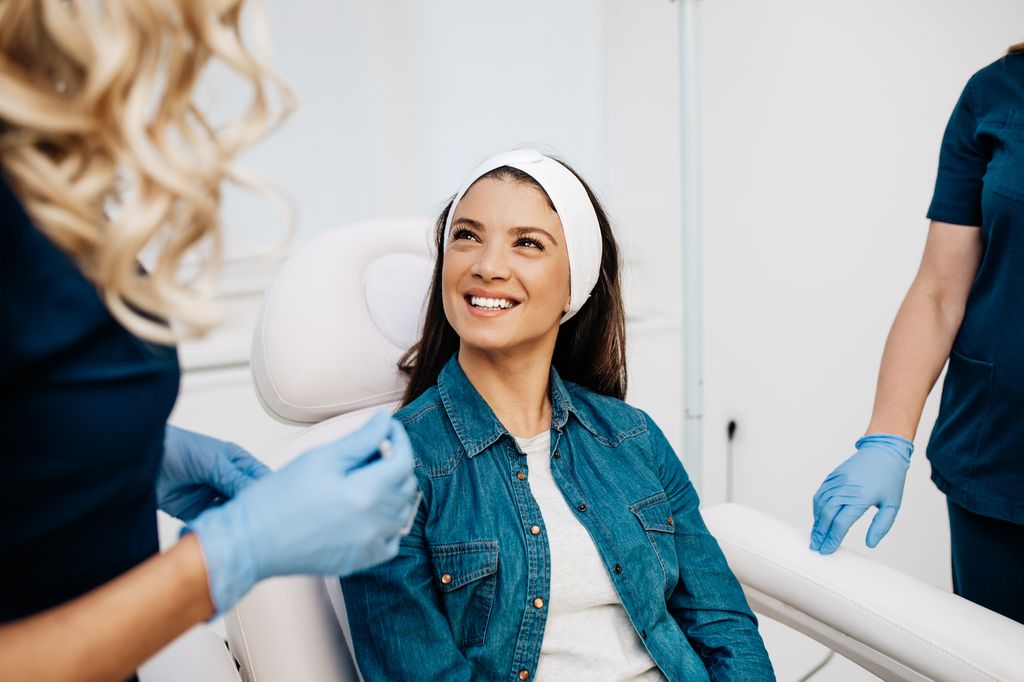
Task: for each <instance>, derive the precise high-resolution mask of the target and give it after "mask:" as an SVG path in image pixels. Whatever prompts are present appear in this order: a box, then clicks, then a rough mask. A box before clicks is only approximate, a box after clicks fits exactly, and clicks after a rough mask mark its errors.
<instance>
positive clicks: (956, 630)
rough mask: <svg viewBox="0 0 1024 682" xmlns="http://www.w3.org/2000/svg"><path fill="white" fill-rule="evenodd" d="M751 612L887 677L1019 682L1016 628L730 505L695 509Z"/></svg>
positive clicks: (1022, 653)
mask: <svg viewBox="0 0 1024 682" xmlns="http://www.w3.org/2000/svg"><path fill="white" fill-rule="evenodd" d="M702 514H703V516H704V519H705V522H706V523H707V525H708V528H709V530H710V531H711V534H712V535H714V536H715V538H716V539H717V540H718V543H719V545H721V547H722V551H723V552H724V553H725V556H726V559H727V560H728V562H729V566H730V567H731V568H732V570H733V571H734V572H735V574H736V577H737V578H738V579H739V581H740V583H741V584H742V585H743V589H744V592H746V594H747V598H748V600H749V601H750V605H751V607H752V608H753V609H754V610H755V611H757V612H759V613H763V614H764V615H766V616H769V617H770V618H773V619H775V620H778V621H780V622H782V623H784V624H785V625H788V626H790V627H792V628H793V629H795V630H798V631H800V632H803V633H804V634H806V635H808V636H809V637H812V638H814V639H816V640H818V641H819V642H821V643H822V644H824V645H826V646H828V647H829V648H831V649H833V650H834V651H836V652H838V653H840V654H842V655H843V656H845V657H846V658H848V659H850V660H852V661H854V662H855V663H857V664H859V665H861V666H862V667H864V668H865V669H867V670H869V671H871V672H872V673H874V674H876V675H878V676H879V677H881V678H882V679H885V680H915V681H916V680H936V681H948V682H971V681H974V680H978V681H985V682H991V681H993V680H998V681H1006V682H1011V681H1013V680H1021V679H1024V677H1022V675H1024V625H1021V624H1019V623H1017V622H1015V621H1012V620H1010V619H1009V618H1004V617H1003V616H1001V615H999V614H997V613H994V612H992V611H989V610H988V609H985V608H982V607H980V606H978V605H976V604H973V603H971V602H969V601H967V600H965V599H962V598H960V597H958V596H956V595H954V594H952V593H950V592H946V591H944V590H941V589H939V588H937V587H934V586H932V585H929V584H927V583H925V582H922V581H920V580H917V579H915V578H912V577H910V576H908V575H906V574H904V573H901V572H899V571H897V570H895V569H892V568H890V567H888V566H885V565H883V564H880V563H877V562H875V561H872V560H871V559H868V558H865V557H863V556H861V555H859V554H856V553H854V552H852V551H849V550H845V549H840V550H839V551H837V552H836V553H835V554H833V555H831V556H821V555H820V554H818V553H817V552H812V551H811V550H810V549H808V547H807V545H808V543H809V541H810V537H809V531H808V530H807V529H797V528H794V527H793V526H790V525H788V524H786V523H783V522H781V521H779V520H777V519H774V518H772V517H770V516H768V515H766V514H763V513H761V512H758V511H756V510H754V509H750V508H749V507H744V506H742V505H738V504H720V505H715V506H713V507H709V508H707V509H703V510H702Z"/></svg>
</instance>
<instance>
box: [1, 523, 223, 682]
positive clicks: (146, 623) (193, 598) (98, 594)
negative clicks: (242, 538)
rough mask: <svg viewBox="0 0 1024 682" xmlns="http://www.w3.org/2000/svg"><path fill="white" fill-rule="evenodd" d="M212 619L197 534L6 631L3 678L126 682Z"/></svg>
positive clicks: (3, 633) (43, 681) (10, 625)
mask: <svg viewBox="0 0 1024 682" xmlns="http://www.w3.org/2000/svg"><path fill="white" fill-rule="evenodd" d="M213 613H214V607H213V602H212V601H211V600H210V590H209V587H208V585H207V582H206V567H205V565H204V562H203V556H202V551H201V549H200V547H199V541H198V540H197V539H196V537H195V536H194V535H191V534H190V535H187V536H185V537H184V538H182V539H181V541H180V542H179V543H177V544H176V545H175V546H174V547H172V548H171V549H170V550H168V551H167V552H164V553H163V554H159V555H157V556H154V557H151V558H150V559H148V560H147V561H145V562H143V563H141V564H139V565H138V566H136V567H135V568H133V569H132V570H130V571H128V572H127V573H125V574H124V575H122V576H120V577H118V578H115V579H114V580H111V581H110V582H108V583H106V584H105V585H103V586H101V587H99V588H97V589H95V590H93V591H92V592H89V593H87V594H84V595H82V596H81V597H78V598H77V599H74V600H72V601H70V602H68V603H66V604H62V605H60V606H56V607H54V608H52V609H49V610H47V611H44V612H42V613H39V614H36V615H34V616H30V617H28V618H23V619H21V620H17V621H13V622H10V623H5V624H4V625H0V670H2V671H3V677H4V679H11V680H36V681H38V682H51V681H53V682H56V681H58V680H59V681H64V680H75V682H91V681H93V680H96V681H97V682H99V681H101V680H103V681H110V682H119V681H120V680H124V679H126V678H128V677H129V676H130V675H132V674H133V673H134V672H135V670H136V669H137V668H138V667H139V666H140V665H141V664H142V663H144V662H145V661H146V660H147V659H149V657H150V656H152V655H153V654H155V653H156V652H157V651H159V650H160V649H162V648H163V647H164V646H165V645H167V644H168V643H169V642H171V641H172V640H173V639H174V638H176V637H177V636H178V635H180V634H181V633H183V632H185V630H187V629H188V628H190V627H191V626H193V625H195V624H196V623H200V622H202V621H204V620H206V619H207V618H209V617H210V616H212V615H213Z"/></svg>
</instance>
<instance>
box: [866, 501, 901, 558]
mask: <svg viewBox="0 0 1024 682" xmlns="http://www.w3.org/2000/svg"><path fill="white" fill-rule="evenodd" d="M899 510H900V509H899V507H894V506H891V505H886V506H884V507H882V508H881V509H879V510H878V512H877V513H875V518H873V519H872V520H871V526H870V527H869V528H868V534H867V536H866V537H865V543H866V544H867V546H868V547H870V548H872V549H874V548H875V547H877V546H878V543H879V542H881V540H882V538H884V537H885V535H886V533H888V532H889V529H890V528H892V524H893V522H894V521H896V512H898V511H899Z"/></svg>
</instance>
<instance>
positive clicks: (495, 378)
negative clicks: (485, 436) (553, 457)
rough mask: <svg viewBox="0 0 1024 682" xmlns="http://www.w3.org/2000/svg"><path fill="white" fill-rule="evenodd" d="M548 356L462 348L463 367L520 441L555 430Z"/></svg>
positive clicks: (460, 363)
mask: <svg viewBox="0 0 1024 682" xmlns="http://www.w3.org/2000/svg"><path fill="white" fill-rule="evenodd" d="M553 352H554V348H552V349H551V352H548V353H546V354H545V353H522V352H509V353H495V352H481V351H478V350H475V349H472V348H467V347H466V346H460V347H459V366H460V367H461V368H462V371H463V372H465V374H466V378H468V379H469V382H470V383H471V384H473V387H474V388H475V389H476V390H477V392H478V393H479V394H480V396H481V397H482V398H483V399H484V400H485V401H486V402H487V404H488V405H489V406H490V407H491V409H492V410H493V411H494V414H495V416H497V417H498V421H500V422H501V423H502V424H503V425H504V427H505V428H506V429H508V431H509V433H511V434H512V435H513V436H518V437H520V438H528V437H531V436H535V435H537V434H538V433H541V432H542V431H547V430H548V429H550V428H551V398H550V397H549V395H548V381H549V379H550V375H551V356H552V354H553Z"/></svg>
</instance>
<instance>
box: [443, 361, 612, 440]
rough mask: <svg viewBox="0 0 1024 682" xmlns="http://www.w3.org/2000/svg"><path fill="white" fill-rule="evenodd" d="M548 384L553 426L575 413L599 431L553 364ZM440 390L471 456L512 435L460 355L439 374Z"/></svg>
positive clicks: (565, 420) (584, 424) (563, 423)
mask: <svg viewBox="0 0 1024 682" xmlns="http://www.w3.org/2000/svg"><path fill="white" fill-rule="evenodd" d="M549 385H550V389H549V391H550V397H551V427H552V428H554V429H556V430H558V431H561V430H562V429H563V428H564V427H565V423H566V422H567V421H568V420H569V414H570V413H572V414H573V415H574V416H575V417H576V418H577V419H578V420H579V421H580V423H581V424H583V426H585V427H586V428H587V430H588V431H591V432H592V433H595V434H596V432H595V431H594V429H593V427H592V426H591V425H590V423H589V421H588V420H587V418H586V417H585V416H584V415H582V414H580V412H579V411H578V410H577V409H576V407H575V406H574V405H573V403H572V399H571V398H570V397H569V391H568V390H566V387H565V383H564V382H563V381H562V378H561V377H560V376H558V372H557V371H555V368H554V367H552V368H551V378H550V380H549ZM437 390H438V393H440V395H441V403H442V404H443V405H444V409H445V411H446V412H447V413H448V419H449V420H450V421H451V423H452V426H453V427H454V429H455V433H456V435H457V436H458V437H459V441H460V442H461V443H462V447H463V448H464V449H465V450H466V454H467V455H468V456H469V457H475V456H476V455H479V454H480V453H481V452H483V451H484V450H485V449H486V448H487V447H488V446H490V445H491V444H493V443H494V442H495V441H497V440H498V439H499V438H501V437H502V436H511V434H510V433H509V432H508V429H506V428H505V427H504V426H503V425H502V423H501V422H500V421H498V417H497V416H495V414H494V410H492V409H491V406H490V405H488V404H487V401H486V400H484V399H483V396H481V395H480V393H479V392H477V390H476V388H475V387H474V386H473V384H471V383H470V381H469V378H468V377H467V376H466V373H465V372H463V371H462V367H460V366H459V361H458V356H457V355H453V356H452V357H451V359H450V360H449V361H448V362H447V364H445V366H444V368H443V369H442V370H441V373H440V374H439V375H438V377H437Z"/></svg>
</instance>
